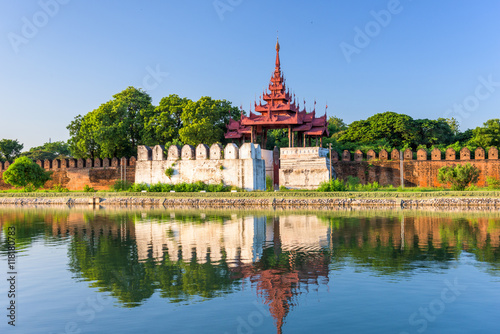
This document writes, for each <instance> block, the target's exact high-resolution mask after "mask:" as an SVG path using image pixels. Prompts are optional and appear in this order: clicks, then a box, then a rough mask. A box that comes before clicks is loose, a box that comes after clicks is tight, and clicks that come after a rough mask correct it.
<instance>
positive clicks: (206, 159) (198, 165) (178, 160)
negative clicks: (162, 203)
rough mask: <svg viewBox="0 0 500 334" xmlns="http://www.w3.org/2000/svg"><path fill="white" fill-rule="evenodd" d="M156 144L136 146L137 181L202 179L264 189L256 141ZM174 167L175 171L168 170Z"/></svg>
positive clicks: (210, 182)
mask: <svg viewBox="0 0 500 334" xmlns="http://www.w3.org/2000/svg"><path fill="white" fill-rule="evenodd" d="M164 152H165V147H163V146H162V145H156V146H155V147H153V148H151V147H148V146H144V145H142V146H138V147H137V158H138V159H137V164H136V174H135V180H136V183H146V184H155V183H172V184H177V183H182V182H186V183H193V182H196V181H202V182H205V183H207V184H219V183H221V182H223V183H224V184H225V185H231V186H236V187H239V188H243V189H246V190H265V188H266V167H265V163H264V160H263V159H262V157H261V149H260V146H259V145H257V144H253V145H252V144H250V143H246V144H243V145H242V146H241V148H238V146H236V145H235V144H228V145H227V146H226V147H225V148H224V149H223V148H222V146H221V145H219V144H213V145H212V146H211V147H208V146H207V145H205V144H200V145H198V146H197V147H196V149H195V148H194V147H193V146H190V145H184V146H183V147H182V149H181V148H180V147H179V146H176V145H172V146H170V147H169V149H168V152H167V155H166V156H165V153H164ZM168 168H172V170H173V175H172V176H171V177H168V176H167V175H166V174H165V171H166V170H167V169H168Z"/></svg>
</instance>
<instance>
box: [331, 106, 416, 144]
mask: <svg viewBox="0 0 500 334" xmlns="http://www.w3.org/2000/svg"><path fill="white" fill-rule="evenodd" d="M384 138H385V139H387V140H388V141H389V143H390V145H391V146H396V147H402V146H405V145H413V144H416V139H417V129H416V124H415V121H414V120H413V118H411V117H410V116H408V115H404V114H397V113H395V112H390V111H388V112H385V113H380V114H375V115H373V116H371V117H369V118H368V119H367V120H361V121H355V122H352V123H351V124H350V125H349V127H348V129H347V130H346V131H345V132H344V133H343V134H342V135H341V136H340V137H339V142H341V143H346V142H356V143H360V144H367V143H373V142H375V141H377V140H380V139H384Z"/></svg>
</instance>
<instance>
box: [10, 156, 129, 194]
mask: <svg viewBox="0 0 500 334" xmlns="http://www.w3.org/2000/svg"><path fill="white" fill-rule="evenodd" d="M136 162H137V159H136V158H135V157H131V158H121V159H118V158H104V159H100V158H95V159H72V158H70V159H54V160H43V161H42V160H36V161H35V163H36V164H37V165H39V166H40V167H42V168H43V169H45V170H47V171H51V172H52V175H51V177H52V180H50V181H48V182H47V183H46V184H45V186H44V188H46V189H50V188H52V187H53V186H54V185H56V184H59V185H62V186H63V187H66V188H68V189H69V190H83V188H84V187H85V186H86V185H88V186H90V187H92V188H94V189H96V190H108V189H109V188H110V187H111V186H112V185H113V184H114V183H115V182H116V181H118V180H121V179H126V180H127V181H128V182H130V183H134V182H135V165H136ZM11 164H12V162H0V190H6V189H11V188H12V187H11V186H10V185H8V184H5V182H3V180H2V179H1V176H2V174H3V172H5V171H6V170H7V168H9V166H10V165H11Z"/></svg>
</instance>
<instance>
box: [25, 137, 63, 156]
mask: <svg viewBox="0 0 500 334" xmlns="http://www.w3.org/2000/svg"><path fill="white" fill-rule="evenodd" d="M21 155H22V156H24V157H28V158H30V159H31V160H53V159H64V158H67V157H69V156H71V152H70V149H69V144H68V143H66V142H64V141H56V142H51V143H45V144H43V145H42V146H37V147H32V148H30V150H29V151H28V152H23V153H22V154H21Z"/></svg>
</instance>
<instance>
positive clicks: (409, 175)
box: [332, 149, 500, 187]
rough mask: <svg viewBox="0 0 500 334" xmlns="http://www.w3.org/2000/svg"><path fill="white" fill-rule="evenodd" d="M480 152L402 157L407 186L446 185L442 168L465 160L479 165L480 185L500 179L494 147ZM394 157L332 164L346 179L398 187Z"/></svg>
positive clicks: (406, 153)
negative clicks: (446, 156) (431, 157)
mask: <svg viewBox="0 0 500 334" xmlns="http://www.w3.org/2000/svg"><path fill="white" fill-rule="evenodd" d="M478 150H480V149H478ZM478 150H476V152H477V153H479V151H478ZM393 153H394V152H393ZM477 153H476V155H477V156H478V159H474V158H473V157H471V158H470V157H469V156H468V155H467V154H463V156H462V158H463V159H460V158H461V157H460V154H459V153H457V156H456V160H413V159H410V160H403V170H404V181H405V186H407V187H415V186H419V187H438V186H445V187H446V185H443V184H440V183H439V182H438V181H437V175H438V170H439V168H441V167H443V166H453V165H457V164H466V163H470V164H472V165H474V166H476V167H477V168H479V170H480V175H479V180H478V183H477V185H478V186H480V187H482V186H485V184H486V178H487V177H488V176H492V177H494V178H496V179H500V160H498V155H497V153H496V152H495V150H493V151H492V150H490V152H488V157H489V158H490V159H484V155H483V156H481V155H479V154H477ZM384 155H385V154H384ZM342 156H345V157H347V156H348V155H347V154H343V155H342ZM405 156H410V157H411V156H412V154H411V152H410V154H409V155H408V152H405ZM394 157H395V158H396V159H394V160H379V159H376V157H374V158H371V159H370V160H364V161H351V160H342V161H333V162H332V166H333V168H334V169H335V171H336V173H337V177H338V178H340V179H343V180H346V179H347V177H348V176H349V175H350V176H354V177H358V178H359V179H360V180H361V182H362V183H363V184H365V183H367V182H370V183H371V182H374V181H377V182H378V183H379V184H380V185H382V186H387V185H391V184H392V185H393V186H394V187H398V186H399V185H400V161H399V158H398V156H397V155H396V154H394V155H393V158H394ZM449 158H450V159H451V158H452V157H451V156H450V157H449ZM422 159H423V158H422ZM436 159H437V158H436ZM469 159H470V160H469Z"/></svg>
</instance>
